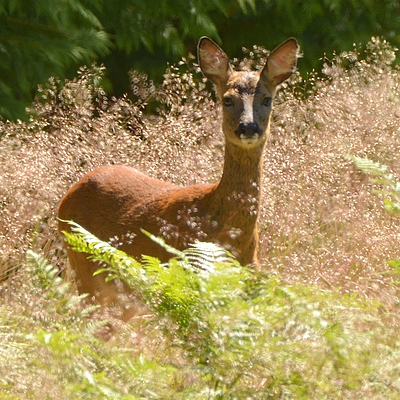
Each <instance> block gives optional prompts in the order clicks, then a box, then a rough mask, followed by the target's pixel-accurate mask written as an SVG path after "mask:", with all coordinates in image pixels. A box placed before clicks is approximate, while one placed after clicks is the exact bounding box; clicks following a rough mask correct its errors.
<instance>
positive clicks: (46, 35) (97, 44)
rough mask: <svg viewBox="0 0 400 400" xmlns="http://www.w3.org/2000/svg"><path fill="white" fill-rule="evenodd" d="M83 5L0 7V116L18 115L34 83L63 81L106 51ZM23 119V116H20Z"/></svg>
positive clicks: (75, 1)
mask: <svg viewBox="0 0 400 400" xmlns="http://www.w3.org/2000/svg"><path fill="white" fill-rule="evenodd" d="M93 5H94V6H95V7H93V8H94V9H92V10H91V9H89V8H87V7H86V6H85V5H84V4H83V2H82V1H80V0H72V1H57V2H53V1H50V0H39V1H34V2H32V1H25V0H21V1H10V0H5V1H2V2H1V3H0V43H1V45H0V52H1V61H0V99H1V101H0V103H1V106H0V114H1V115H3V116H4V117H6V118H10V119H15V118H17V117H18V118H21V117H22V116H23V111H24V108H25V107H26V106H27V105H28V104H30V102H31V101H32V97H33V94H34V93H35V91H36V86H37V84H38V83H44V82H45V81H46V80H47V79H48V78H49V77H51V76H55V75H56V76H59V77H61V78H62V77H64V76H65V74H66V72H67V70H68V68H69V67H71V66H72V65H73V66H74V69H76V65H81V64H83V63H91V61H92V60H93V59H95V58H96V57H98V56H99V55H105V54H106V53H108V52H109V49H110V45H111V42H110V40H109V37H108V35H107V34H106V33H105V32H104V30H103V28H102V25H101V23H100V21H99V19H98V17H97V16H96V15H95V11H96V8H97V7H98V6H99V3H98V2H94V3H93ZM25 118H26V117H25Z"/></svg>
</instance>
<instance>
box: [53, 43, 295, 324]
mask: <svg viewBox="0 0 400 400" xmlns="http://www.w3.org/2000/svg"><path fill="white" fill-rule="evenodd" d="M297 57H298V44H297V41H296V39H294V38H291V39H288V40H286V41H285V42H284V43H282V44H281V45H280V46H278V47H277V48H276V49H275V50H273V51H272V52H271V54H270V56H269V58H268V60H267V62H266V64H265V66H264V67H263V69H262V70H261V71H257V72H256V71H235V70H234V69H233V68H232V66H231V65H230V63H229V59H228V57H227V55H226V54H225V53H224V51H223V50H222V49H221V48H220V47H219V46H218V45H217V44H216V43H214V42H213V41H212V40H211V39H209V38H207V37H202V38H201V39H200V41H199V44H198V61H199V65H200V69H201V70H202V72H203V74H204V75H205V76H206V77H207V78H208V79H209V80H210V81H211V82H212V83H213V84H214V87H215V90H216V93H217V95H218V97H219V99H220V101H221V103H222V108H223V122H222V130H223V133H224V135H225V163H224V167H223V173H222V178H221V180H220V181H219V182H218V183H216V184H205V185H204V184H199V185H194V186H190V187H180V186H175V185H172V184H170V183H167V182H163V181H160V180H157V179H153V178H150V177H148V176H146V175H144V174H142V173H141V172H139V171H137V170H136V169H134V168H131V167H128V166H122V165H117V166H103V167H100V168H97V169H95V170H94V171H92V172H90V173H89V174H87V175H86V176H84V177H83V178H82V179H81V180H80V181H79V182H78V183H76V184H75V185H74V186H72V188H71V189H70V190H69V191H68V193H67V194H66V195H65V196H64V198H63V199H62V201H61V203H60V206H59V209H58V216H59V218H60V219H61V220H73V221H75V222H77V223H79V224H80V225H82V226H83V227H84V228H86V229H87V230H89V231H90V232H91V233H93V234H94V235H96V236H97V237H98V238H100V239H102V240H108V239H109V238H110V237H114V236H117V237H123V236H124V235H125V234H127V232H130V233H132V234H133V235H135V236H136V237H135V238H134V239H133V240H132V241H131V243H129V244H128V243H125V244H123V245H122V246H121V247H120V248H121V249H122V250H123V251H125V252H126V253H128V254H129V255H131V256H133V257H135V258H137V259H140V258H141V256H142V255H151V256H154V257H158V258H159V259H161V260H162V261H167V260H168V259H169V258H170V257H171V256H170V255H168V253H167V252H166V251H165V250H164V249H163V248H161V247H160V246H159V245H157V244H155V243H154V242H153V241H152V240H150V239H149V238H148V237H146V236H145V235H144V234H143V233H142V232H141V231H140V228H143V229H145V230H146V231H148V232H150V233H153V234H155V235H164V236H165V239H166V241H167V242H168V243H169V244H171V245H173V246H175V247H176V248H179V249H183V248H185V247H186V246H187V244H188V242H189V241H194V240H196V238H200V239H202V240H206V241H214V242H217V243H220V244H221V245H222V246H224V247H225V248H227V249H229V250H230V251H231V252H232V253H233V254H235V255H236V257H237V258H238V260H239V261H240V262H241V263H242V264H243V265H247V264H253V265H254V266H255V267H257V266H258V259H257V248H258V230H257V214H258V212H259V204H260V194H261V190H260V186H261V175H262V154H263V149H264V147H265V144H266V141H267V136H268V133H269V123H270V115H271V107H272V99H273V98H274V95H275V92H276V89H277V86H278V85H279V84H281V83H282V82H283V81H285V80H286V79H288V78H289V77H290V75H291V74H292V72H293V71H294V70H295V67H296V63H297ZM171 226H173V227H175V232H168V229H167V228H168V227H171ZM59 230H60V231H62V230H67V231H68V230H69V225H67V224H66V223H65V222H63V221H60V222H59ZM166 231H167V232H166ZM168 233H170V234H168ZM67 251H68V257H69V261H70V264H71V266H72V269H73V270H74V272H75V278H76V281H77V286H78V290H79V292H80V293H89V294H90V296H92V301H97V302H99V303H100V304H106V305H112V304H115V305H117V306H118V307H121V312H122V316H121V317H122V319H124V320H129V319H130V317H131V316H133V315H134V314H135V312H136V311H135V304H134V301H133V300H129V297H130V296H133V295H134V294H132V293H131V292H130V290H129V289H128V288H127V287H126V286H125V285H124V284H123V283H121V282H119V283H118V282H114V281H112V282H108V283H106V282H105V280H104V278H105V275H104V274H100V275H96V276H93V273H94V272H95V271H96V269H98V267H99V266H98V265H97V264H95V263H93V262H91V261H90V260H88V259H87V255H86V254H83V253H77V252H73V251H72V250H71V249H68V250H67Z"/></svg>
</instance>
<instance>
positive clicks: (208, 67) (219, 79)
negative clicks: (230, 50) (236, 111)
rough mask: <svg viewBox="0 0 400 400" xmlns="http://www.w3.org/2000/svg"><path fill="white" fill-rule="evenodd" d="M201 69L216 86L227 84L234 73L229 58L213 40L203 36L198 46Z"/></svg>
mask: <svg viewBox="0 0 400 400" xmlns="http://www.w3.org/2000/svg"><path fill="white" fill-rule="evenodd" d="M197 54H198V58H199V65H200V69H201V70H202V72H203V74H204V75H205V76H206V77H207V78H208V79H209V80H210V81H211V82H212V83H214V84H216V85H222V84H224V83H226V82H227V81H228V79H229V76H230V74H231V72H232V68H231V66H230V64H229V58H228V56H227V55H226V54H225V52H224V51H223V50H222V49H221V47H219V46H218V45H217V44H216V43H215V42H214V41H213V40H211V39H209V38H208V37H206V36H203V37H202V38H201V39H200V40H199V44H198V46H197Z"/></svg>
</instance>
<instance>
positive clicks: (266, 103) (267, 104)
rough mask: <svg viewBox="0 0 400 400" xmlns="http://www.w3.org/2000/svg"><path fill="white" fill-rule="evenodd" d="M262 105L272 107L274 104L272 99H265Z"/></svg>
mask: <svg viewBox="0 0 400 400" xmlns="http://www.w3.org/2000/svg"><path fill="white" fill-rule="evenodd" d="M262 104H263V106H266V107H271V104H272V99H271V97H264V98H263V100H262Z"/></svg>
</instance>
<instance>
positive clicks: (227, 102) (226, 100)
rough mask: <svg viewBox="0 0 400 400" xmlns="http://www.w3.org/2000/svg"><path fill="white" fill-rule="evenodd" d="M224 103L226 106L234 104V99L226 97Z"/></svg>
mask: <svg viewBox="0 0 400 400" xmlns="http://www.w3.org/2000/svg"><path fill="white" fill-rule="evenodd" d="M224 104H225V106H226V107H230V106H233V99H232V98H231V97H225V98H224Z"/></svg>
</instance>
